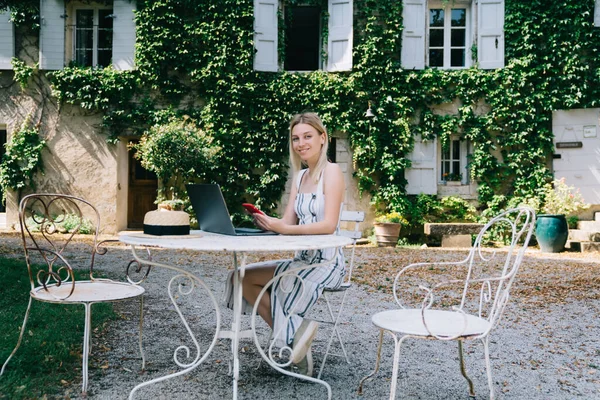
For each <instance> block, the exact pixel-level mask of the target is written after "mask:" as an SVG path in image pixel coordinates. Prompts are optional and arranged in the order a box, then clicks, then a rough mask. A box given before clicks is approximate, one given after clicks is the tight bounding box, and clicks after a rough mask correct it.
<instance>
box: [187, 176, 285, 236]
mask: <svg viewBox="0 0 600 400" xmlns="http://www.w3.org/2000/svg"><path fill="white" fill-rule="evenodd" d="M185 187H186V189H187V192H188V196H189V197H190V202H191V203H192V208H193V209H194V212H195V213H196V218H197V219H198V224H199V225H200V229H202V230H203V231H205V232H213V233H221V234H223V235H238V236H250V235H277V233H275V232H271V231H263V230H261V229H257V228H235V227H234V226H233V224H232V222H231V216H230V215H229V211H228V210H227V205H226V204H225V199H224V198H223V193H221V188H220V187H219V185H217V184H209V183H207V184H189V185H185Z"/></svg>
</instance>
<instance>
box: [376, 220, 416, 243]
mask: <svg viewBox="0 0 600 400" xmlns="http://www.w3.org/2000/svg"><path fill="white" fill-rule="evenodd" d="M407 224H408V221H407V220H406V218H404V217H403V216H402V215H401V214H400V213H399V212H396V211H392V212H389V213H387V214H381V215H379V216H378V217H376V218H375V223H374V224H373V226H374V228H375V238H376V239H377V245H378V246H380V247H383V246H396V244H398V238H399V237H400V229H401V228H402V225H407Z"/></svg>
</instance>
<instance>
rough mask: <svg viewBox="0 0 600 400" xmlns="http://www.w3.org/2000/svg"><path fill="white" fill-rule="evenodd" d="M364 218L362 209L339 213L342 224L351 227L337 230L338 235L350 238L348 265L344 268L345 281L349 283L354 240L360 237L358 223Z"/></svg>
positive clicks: (360, 232) (354, 246)
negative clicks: (350, 251)
mask: <svg viewBox="0 0 600 400" xmlns="http://www.w3.org/2000/svg"><path fill="white" fill-rule="evenodd" d="M364 220H365V213H364V212H363V211H342V212H341V214H340V222H341V223H344V224H343V225H344V226H351V227H352V229H340V231H339V235H341V236H346V237H349V238H351V239H352V253H351V255H350V261H349V263H348V267H347V268H346V270H347V273H346V283H350V280H351V279H352V270H353V268H354V250H355V249H356V241H357V240H358V239H360V238H361V237H362V231H361V230H360V223H361V222H363V221H364Z"/></svg>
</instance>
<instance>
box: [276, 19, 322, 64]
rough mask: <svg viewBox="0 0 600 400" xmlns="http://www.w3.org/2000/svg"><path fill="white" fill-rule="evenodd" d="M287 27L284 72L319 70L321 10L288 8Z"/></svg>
mask: <svg viewBox="0 0 600 400" xmlns="http://www.w3.org/2000/svg"><path fill="white" fill-rule="evenodd" d="M286 13H289V14H290V15H289V19H290V22H289V25H288V27H287V29H286V31H285V61H284V68H285V70H286V71H315V70H318V69H319V64H320V57H319V54H320V49H321V26H320V25H321V24H320V23H319V22H320V20H321V9H320V8H319V7H290V8H289V9H287V10H286Z"/></svg>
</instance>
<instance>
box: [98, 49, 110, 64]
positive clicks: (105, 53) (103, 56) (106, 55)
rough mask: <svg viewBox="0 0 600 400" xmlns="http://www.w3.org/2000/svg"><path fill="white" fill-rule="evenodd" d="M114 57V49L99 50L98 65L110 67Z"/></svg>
mask: <svg viewBox="0 0 600 400" xmlns="http://www.w3.org/2000/svg"><path fill="white" fill-rule="evenodd" d="M111 59H112V50H111V49H109V50H98V66H99V67H108V66H109V65H110V62H111Z"/></svg>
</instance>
